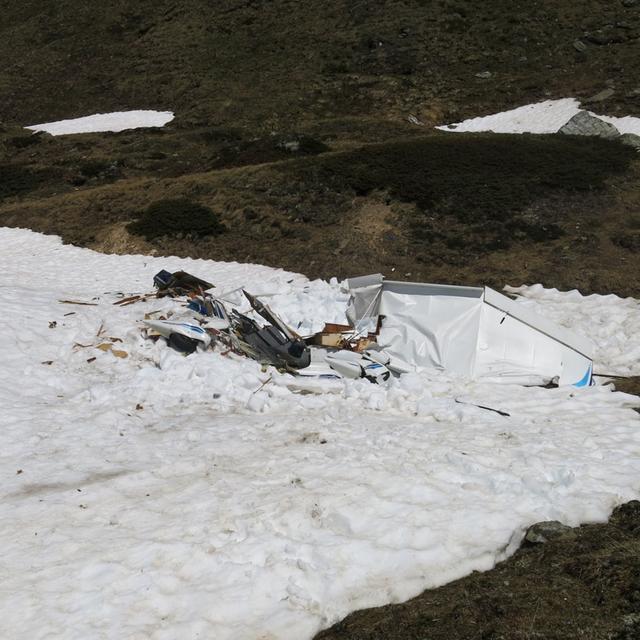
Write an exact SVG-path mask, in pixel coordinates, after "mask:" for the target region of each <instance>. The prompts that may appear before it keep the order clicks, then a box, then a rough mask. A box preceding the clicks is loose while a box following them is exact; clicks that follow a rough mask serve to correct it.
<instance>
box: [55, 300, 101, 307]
mask: <svg viewBox="0 0 640 640" xmlns="http://www.w3.org/2000/svg"><path fill="white" fill-rule="evenodd" d="M58 302H59V303H60V304H80V305H82V306H83V307H97V306H98V303H97V302H82V301H81V300H58Z"/></svg>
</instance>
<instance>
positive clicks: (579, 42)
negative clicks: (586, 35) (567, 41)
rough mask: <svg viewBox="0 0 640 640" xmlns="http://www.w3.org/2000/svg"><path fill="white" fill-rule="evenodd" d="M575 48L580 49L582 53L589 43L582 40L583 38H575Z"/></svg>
mask: <svg viewBox="0 0 640 640" xmlns="http://www.w3.org/2000/svg"><path fill="white" fill-rule="evenodd" d="M573 48H574V49H575V50H576V51H579V52H580V53H583V52H584V51H586V50H587V45H586V44H585V43H584V42H582V40H574V41H573Z"/></svg>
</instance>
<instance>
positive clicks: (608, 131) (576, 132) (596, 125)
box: [559, 111, 620, 138]
mask: <svg viewBox="0 0 640 640" xmlns="http://www.w3.org/2000/svg"><path fill="white" fill-rule="evenodd" d="M559 133H565V134H567V135H569V136H599V137H600V138H617V137H618V136H619V135H620V132H619V131H618V130H617V129H616V128H615V127H614V126H613V125H612V124H610V123H609V122H605V121H604V120H600V118H596V116H592V115H591V114H590V113H589V112H588V111H578V113H576V115H575V116H573V118H571V120H569V122H567V124H565V125H564V126H563V127H561V128H560V130H559Z"/></svg>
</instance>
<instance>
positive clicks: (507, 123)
mask: <svg viewBox="0 0 640 640" xmlns="http://www.w3.org/2000/svg"><path fill="white" fill-rule="evenodd" d="M581 110H582V107H581V106H580V102H579V101H578V100H576V99H575V98H562V99H560V100H545V101H544V102H537V103H535V104H528V105H525V106H523V107H518V108H517V109H511V110H509V111H503V112H501V113H495V114H493V115H489V116H481V117H478V118H470V119H469V120H464V121H463V122H456V123H454V124H447V125H442V126H439V127H436V129H440V130H442V131H452V132H455V133H470V132H481V131H492V132H493V133H540V134H542V133H557V132H558V130H559V129H560V128H561V127H563V126H564V125H565V124H566V123H567V122H568V121H569V120H571V118H573V116H575V115H576V113H578V111H581ZM589 113H590V114H591V115H593V116H596V117H597V118H600V119H601V120H604V121H606V122H609V123H611V124H612V125H614V126H615V127H616V128H617V129H618V131H619V132H620V133H635V134H638V135H640V118H635V117H632V116H626V117H624V118H616V117H613V116H601V115H599V114H596V113H593V112H591V111H589Z"/></svg>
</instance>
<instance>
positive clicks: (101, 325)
mask: <svg viewBox="0 0 640 640" xmlns="http://www.w3.org/2000/svg"><path fill="white" fill-rule="evenodd" d="M103 330H104V322H101V323H100V327H98V332H97V333H96V337H99V336H100V334H101V333H102V332H103Z"/></svg>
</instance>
